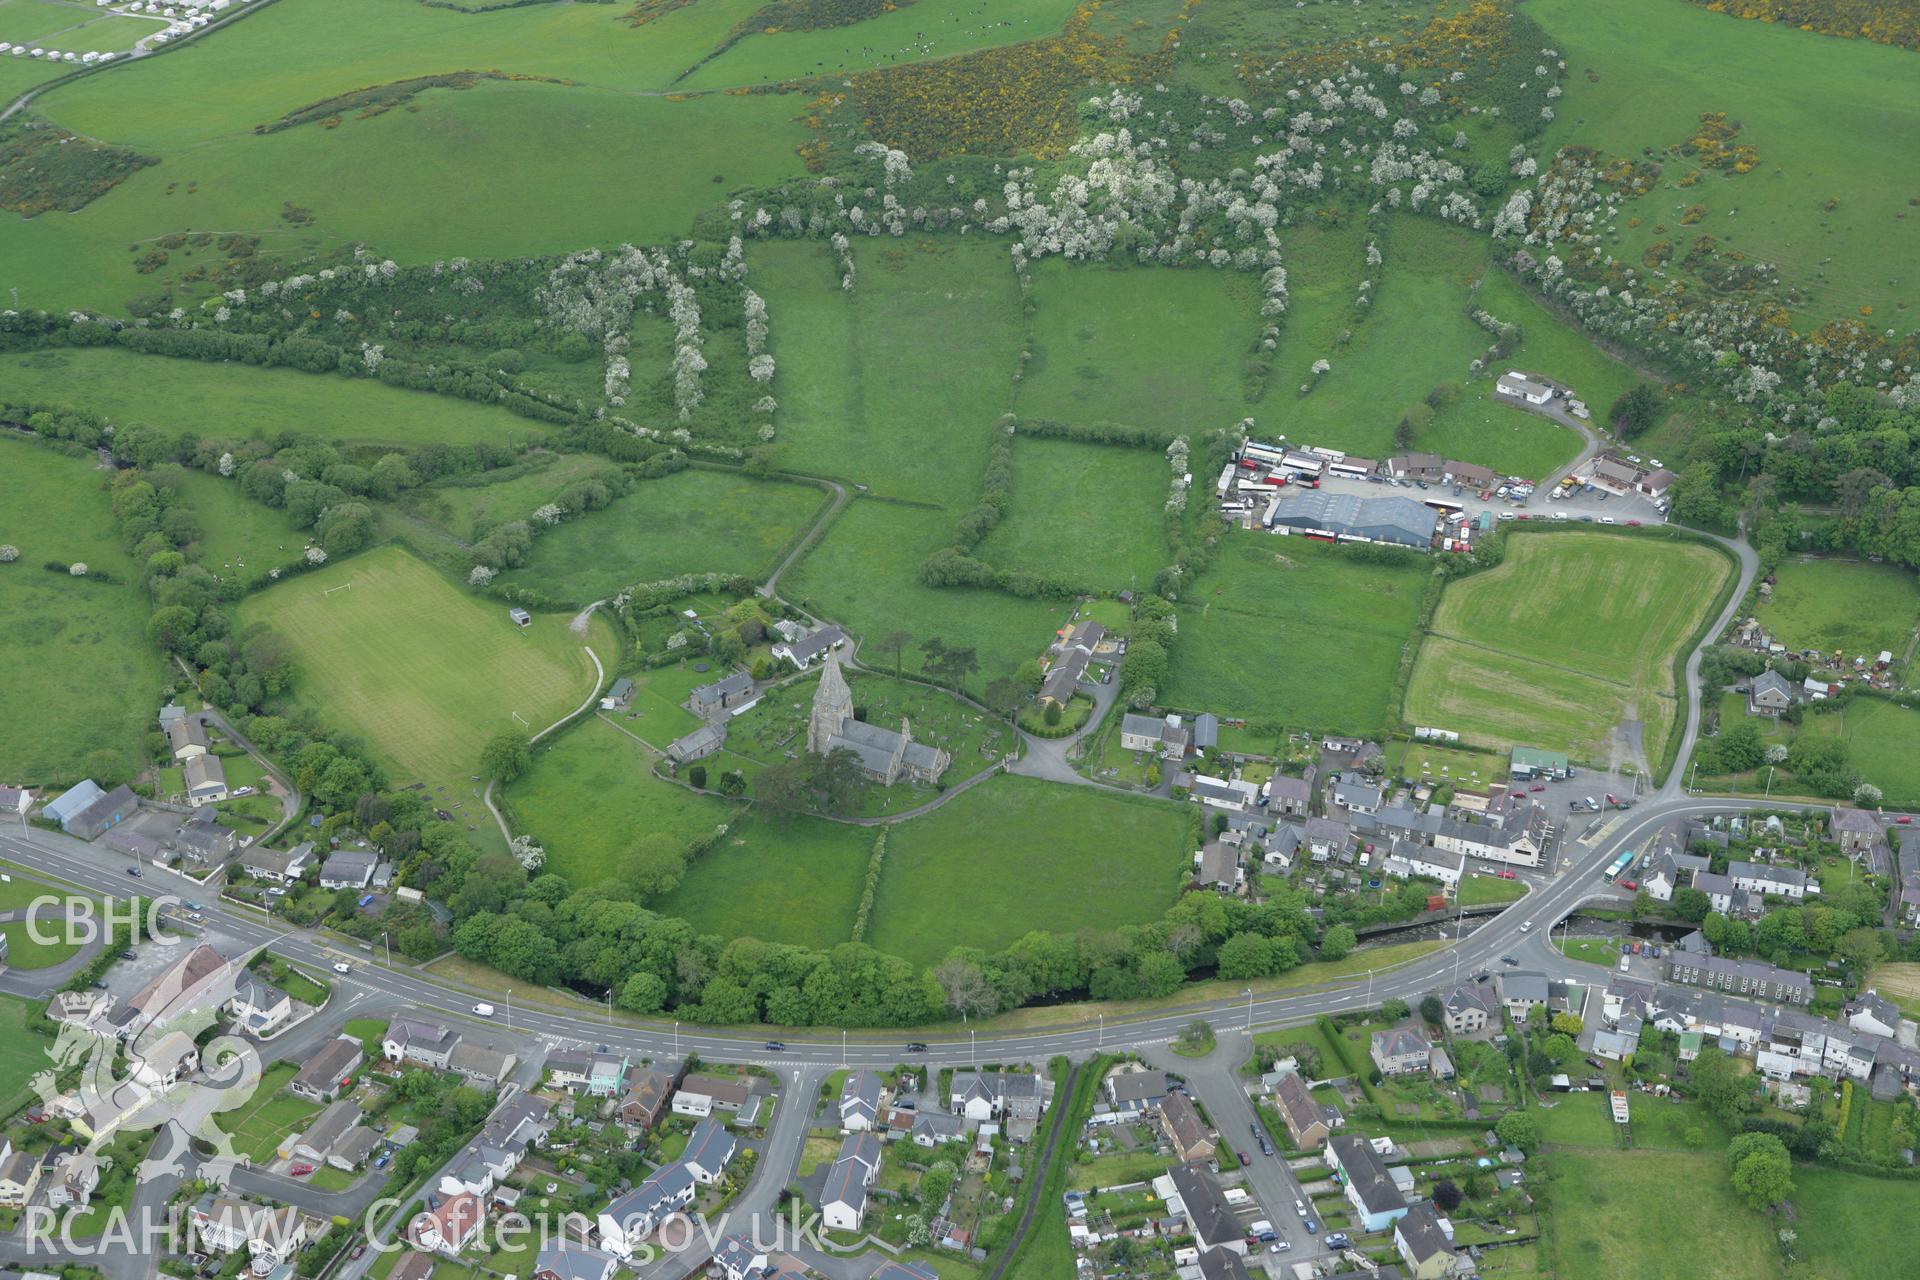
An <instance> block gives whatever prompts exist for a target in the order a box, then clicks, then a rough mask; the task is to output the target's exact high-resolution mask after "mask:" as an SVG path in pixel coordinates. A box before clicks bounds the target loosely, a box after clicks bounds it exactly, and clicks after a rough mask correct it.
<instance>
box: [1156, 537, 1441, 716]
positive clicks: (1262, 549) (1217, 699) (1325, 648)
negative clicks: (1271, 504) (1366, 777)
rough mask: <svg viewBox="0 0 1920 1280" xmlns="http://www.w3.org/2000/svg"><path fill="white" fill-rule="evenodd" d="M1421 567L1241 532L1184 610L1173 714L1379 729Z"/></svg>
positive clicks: (1165, 696)
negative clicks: (1177, 710) (1199, 713)
mask: <svg viewBox="0 0 1920 1280" xmlns="http://www.w3.org/2000/svg"><path fill="white" fill-rule="evenodd" d="M1427 575H1428V569H1427V566H1426V564H1425V563H1424V561H1422V562H1421V563H1416V564H1413V565H1408V566H1401V565H1377V564H1367V563H1364V562H1363V561H1362V560H1360V559H1359V558H1358V557H1357V556H1355V555H1354V554H1353V553H1352V552H1350V551H1343V550H1338V549H1335V548H1331V547H1328V546H1326V545H1325V544H1323V543H1318V542H1309V541H1308V540H1306V539H1305V538H1292V537H1278V536H1275V535H1273V534H1269V533H1234V534H1231V535H1230V536H1228V537H1227V538H1226V539H1225V540H1224V541H1223V542H1222V543H1221V546H1220V548H1219V550H1218V551H1217V552H1216V554H1215V557H1214V561H1213V563H1212V565H1210V566H1209V567H1208V569H1207V571H1206V572H1205V573H1204V574H1202V575H1201V576H1200V578H1199V579H1198V580H1197V581H1196V582H1194V583H1193V585H1192V586H1191V587H1190V588H1188V590H1187V592H1186V599H1185V600H1184V601H1183V602H1182V604H1181V606H1180V613H1179V617H1180V635H1179V639H1178V640H1177V641H1176V643H1175V645H1174V650H1173V655H1172V657H1173V677H1172V679H1171V680H1169V681H1168V687H1167V688H1166V689H1165V690H1163V691H1162V694H1161V701H1162V702H1164V703H1166V704H1167V705H1168V706H1172V707H1178V708H1182V709H1185V710H1190V711H1212V712H1215V713H1217V714H1219V715H1223V716H1235V717H1244V718H1246V719H1249V720H1262V721H1266V722H1269V723H1273V724H1284V725H1290V726H1299V727H1305V728H1311V729H1318V730H1325V731H1328V732H1335V733H1374V732H1378V731H1379V730H1380V728H1381V727H1382V726H1383V725H1384V724H1385V723H1386V721H1387V719H1388V717H1389V716H1390V715H1391V714H1392V711H1393V708H1392V707H1391V706H1389V705H1388V704H1389V702H1390V693H1389V691H1390V690H1391V688H1392V686H1393V678H1394V672H1395V670H1396V669H1397V668H1398V667H1399V664H1400V660H1401V654H1402V652H1403V650H1404V648H1405V646H1407V645H1408V644H1410V643H1412V642H1413V626H1414V621H1415V620H1416V619H1417V618H1418V617H1419V614H1420V596H1421V592H1422V591H1423V590H1424V589H1425V587H1426V580H1427Z"/></svg>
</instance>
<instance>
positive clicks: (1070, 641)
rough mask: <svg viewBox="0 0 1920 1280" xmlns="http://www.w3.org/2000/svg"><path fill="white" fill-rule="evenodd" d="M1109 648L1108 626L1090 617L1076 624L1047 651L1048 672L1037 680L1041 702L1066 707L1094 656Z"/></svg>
mask: <svg viewBox="0 0 1920 1280" xmlns="http://www.w3.org/2000/svg"><path fill="white" fill-rule="evenodd" d="M1112 648H1113V646H1112V645H1111V644H1110V643H1108V641H1107V629H1106V628H1105V627H1104V626H1102V625H1101V624H1099V623H1098V622H1095V621H1093V620H1092V619H1091V618H1089V619H1087V620H1086V621H1084V622H1081V623H1080V624H1079V625H1077V626H1075V627H1074V628H1073V630H1071V631H1069V632H1068V633H1067V634H1066V635H1065V636H1063V637H1062V638H1061V639H1060V640H1059V641H1058V642H1057V643H1056V644H1055V645H1054V646H1053V648H1052V650H1050V651H1049V654H1048V660H1047V674H1046V676H1045V678H1043V679H1042V680H1041V682H1040V703H1041V705H1042V706H1047V705H1057V706H1065V705H1066V704H1067V703H1068V702H1070V701H1071V700H1072V699H1073V695H1074V693H1075V691H1076V690H1078V689H1079V688H1080V682H1081V681H1082V680H1084V679H1086V676H1087V667H1088V665H1089V664H1091V663H1092V661H1093V655H1094V654H1095V653H1096V652H1098V651H1101V650H1102V649H1105V650H1111V649H1112Z"/></svg>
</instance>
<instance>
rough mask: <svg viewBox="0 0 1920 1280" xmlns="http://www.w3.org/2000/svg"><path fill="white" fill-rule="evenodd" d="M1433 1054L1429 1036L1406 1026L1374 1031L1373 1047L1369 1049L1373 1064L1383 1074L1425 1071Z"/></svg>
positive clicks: (1393, 1074)
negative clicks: (1428, 1040)
mask: <svg viewBox="0 0 1920 1280" xmlns="http://www.w3.org/2000/svg"><path fill="white" fill-rule="evenodd" d="M1432 1054H1433V1046H1432V1045H1431V1044H1429V1043H1427V1038H1426V1037H1425V1036H1423V1035H1421V1034H1420V1033H1419V1032H1417V1031H1412V1030H1408V1029H1407V1028H1405V1027H1394V1028H1392V1029H1391V1030H1387V1031H1376V1032H1374V1033H1373V1036H1372V1044H1371V1047H1370V1048H1369V1049H1368V1050H1367V1055H1368V1056H1369V1057H1371V1058H1372V1059H1373V1065H1374V1066H1376V1067H1378V1068H1380V1074H1381V1075H1383V1076H1404V1075H1412V1074H1413V1073H1415V1072H1419V1071H1425V1070H1426V1069H1427V1062H1428V1059H1429V1058H1430V1057H1431V1056H1432Z"/></svg>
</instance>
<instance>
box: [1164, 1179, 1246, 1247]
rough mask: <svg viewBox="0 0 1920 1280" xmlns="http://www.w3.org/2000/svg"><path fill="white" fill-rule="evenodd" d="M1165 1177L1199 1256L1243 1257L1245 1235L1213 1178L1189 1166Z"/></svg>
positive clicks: (1224, 1195)
mask: <svg viewBox="0 0 1920 1280" xmlns="http://www.w3.org/2000/svg"><path fill="white" fill-rule="evenodd" d="M1167 1176H1168V1178H1169V1179H1170V1180H1171V1181H1172V1184H1173V1191H1174V1194H1175V1195H1176V1196H1178V1197H1179V1200H1180V1209H1181V1214H1182V1216H1183V1217H1185V1218H1186V1220H1187V1230H1188V1231H1190V1232H1192V1233H1193V1239H1194V1243H1195V1244H1197V1245H1199V1246H1200V1249H1201V1250H1202V1252H1204V1251H1206V1250H1208V1249H1228V1250H1231V1251H1232V1252H1234V1253H1238V1254H1242V1255H1244V1254H1245V1253H1246V1251H1247V1237H1246V1232H1245V1231H1244V1229H1243V1228H1242V1227H1241V1225H1240V1219H1239V1218H1238V1217H1236V1216H1235V1215H1234V1212H1233V1206H1232V1205H1230V1204H1228V1203H1227V1197H1226V1194H1225V1193H1224V1192H1222V1191H1221V1190H1220V1184H1219V1183H1218V1182H1215V1181H1214V1180H1213V1176H1212V1175H1211V1174H1209V1173H1207V1172H1205V1171H1204V1170H1202V1169H1200V1168H1197V1167H1196V1166H1194V1165H1189V1164H1181V1165H1175V1166H1174V1167H1173V1168H1172V1169H1171V1170H1169V1171H1168V1174H1167Z"/></svg>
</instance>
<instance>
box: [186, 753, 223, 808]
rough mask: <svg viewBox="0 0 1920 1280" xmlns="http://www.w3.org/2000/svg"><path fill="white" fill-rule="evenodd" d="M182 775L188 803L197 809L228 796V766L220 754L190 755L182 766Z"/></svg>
mask: <svg viewBox="0 0 1920 1280" xmlns="http://www.w3.org/2000/svg"><path fill="white" fill-rule="evenodd" d="M180 776H181V779H182V785H183V786H185V787H186V791H187V803H188V804H190V805H192V806H193V807H195V808H196V809H197V808H199V807H200V806H201V805H203V804H214V803H217V802H218V801H221V800H225V799H226V798H227V794H228V792H227V766H226V765H224V764H222V763H221V761H220V757H219V756H213V755H200V756H190V757H188V759H187V761H186V763H185V764H183V765H181V767H180Z"/></svg>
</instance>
